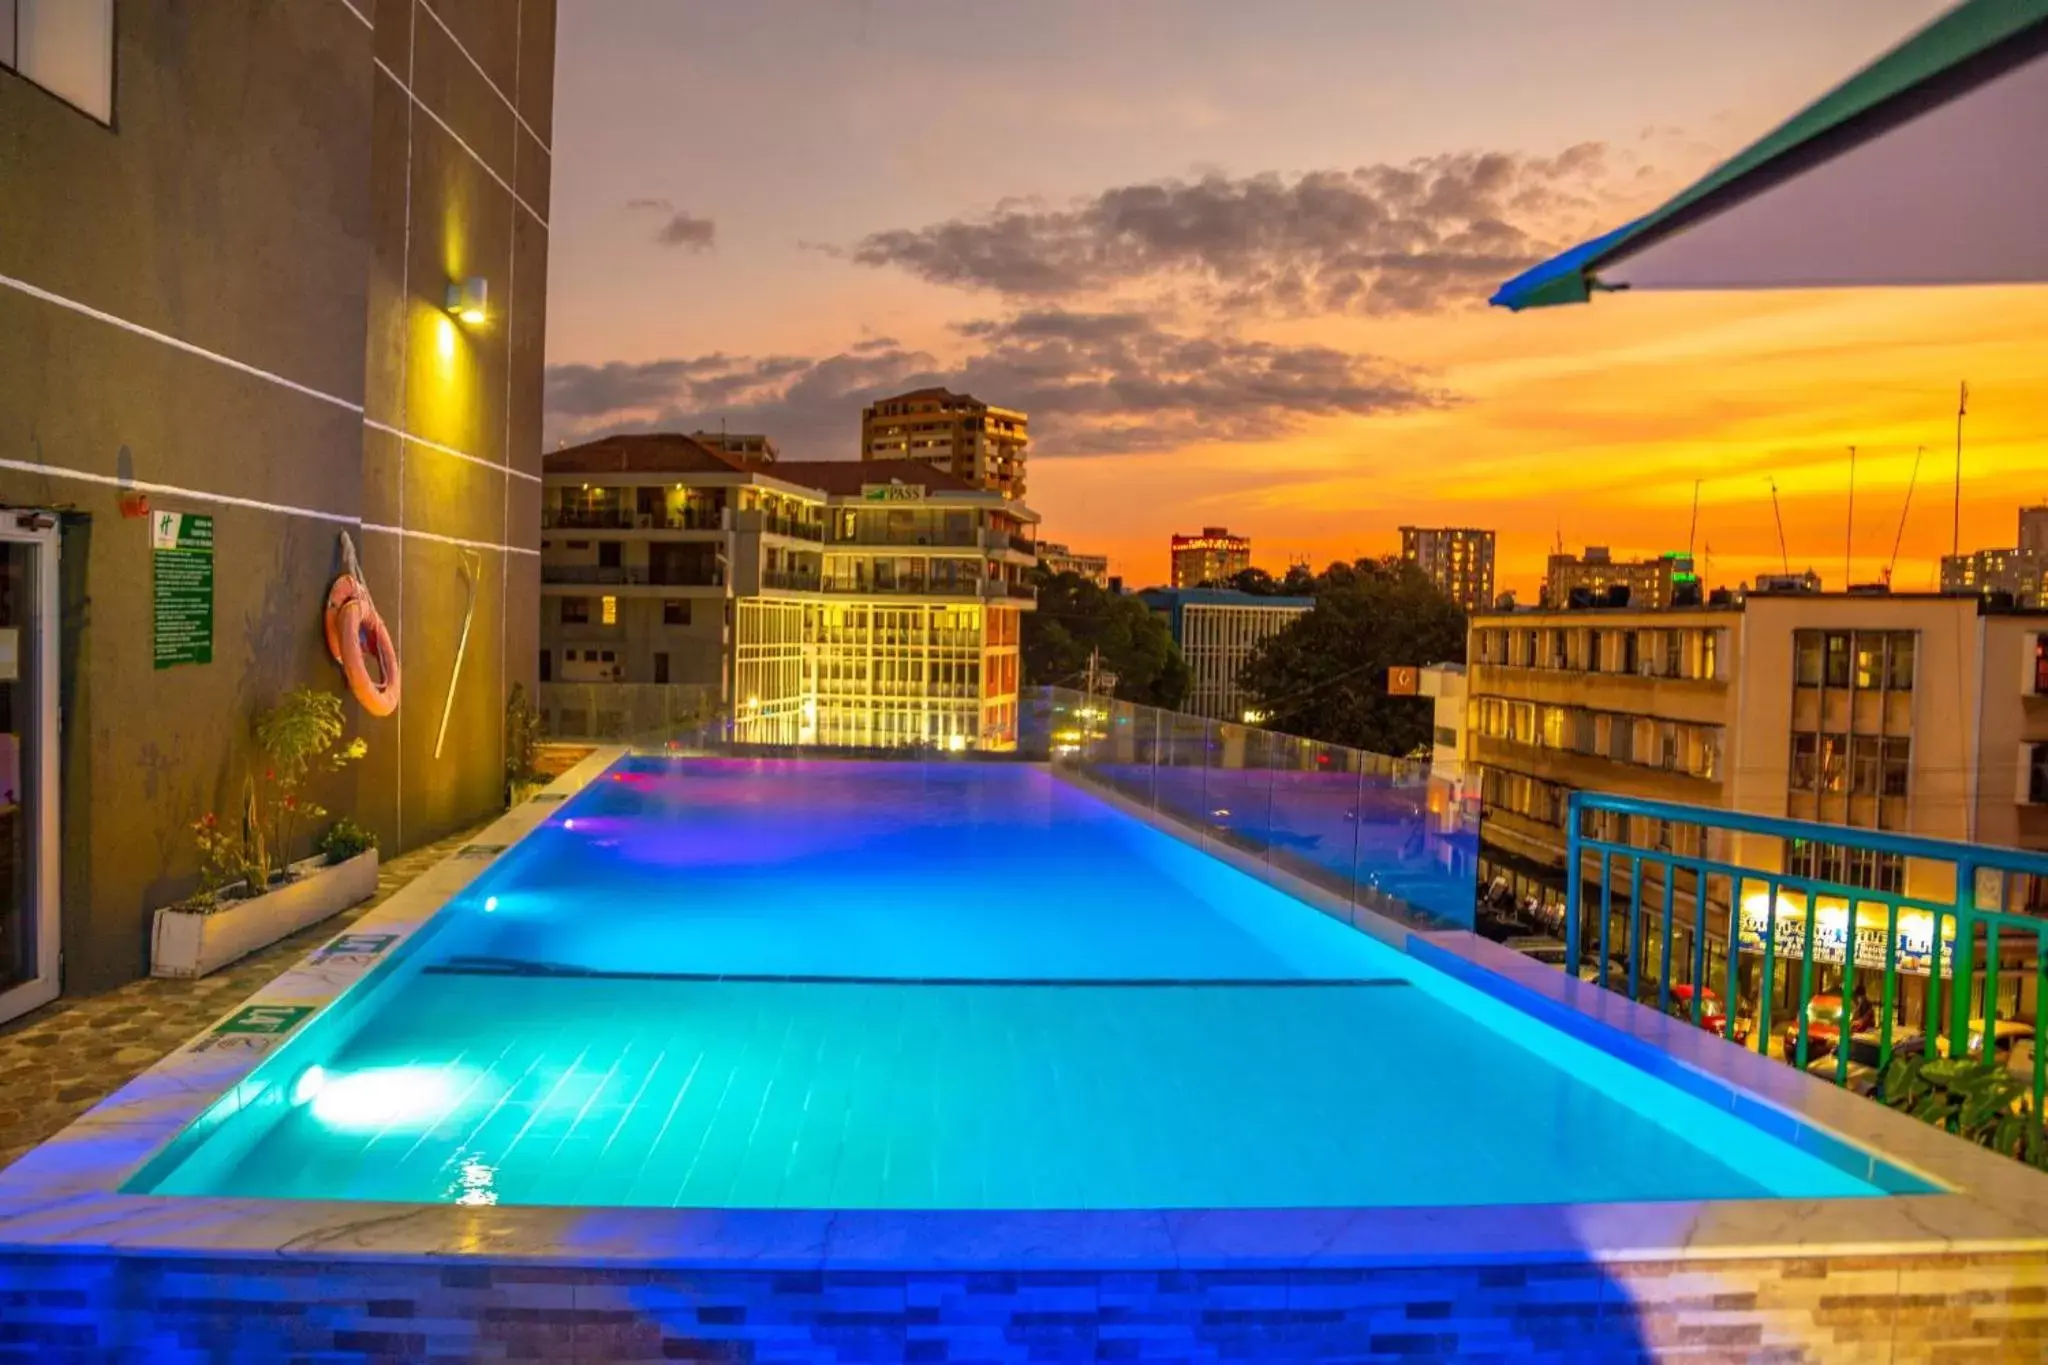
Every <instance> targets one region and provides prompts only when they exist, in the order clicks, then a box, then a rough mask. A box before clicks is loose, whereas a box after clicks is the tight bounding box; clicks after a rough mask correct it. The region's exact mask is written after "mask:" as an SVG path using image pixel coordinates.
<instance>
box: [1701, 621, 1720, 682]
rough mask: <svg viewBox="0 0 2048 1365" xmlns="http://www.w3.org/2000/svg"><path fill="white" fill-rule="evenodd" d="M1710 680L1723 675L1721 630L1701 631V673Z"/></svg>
mask: <svg viewBox="0 0 2048 1365" xmlns="http://www.w3.org/2000/svg"><path fill="white" fill-rule="evenodd" d="M1699 675H1700V676H1701V677H1702V678H1706V679H1708V680H1709V681H1711V680H1713V679H1715V678H1718V677H1720V676H1721V632H1720V631H1718V630H1703V631H1701V632H1700V674H1699Z"/></svg>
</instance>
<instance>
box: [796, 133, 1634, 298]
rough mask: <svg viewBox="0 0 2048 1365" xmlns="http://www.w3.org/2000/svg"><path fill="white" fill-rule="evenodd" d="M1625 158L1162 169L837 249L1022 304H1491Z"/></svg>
mask: <svg viewBox="0 0 2048 1365" xmlns="http://www.w3.org/2000/svg"><path fill="white" fill-rule="evenodd" d="M1620 160H1621V158H1617V157H1616V156H1614V155H1612V154H1610V152H1609V150H1608V148H1607V147H1606V146H1605V145H1604V144H1601V143H1596V142H1587V143H1581V144H1579V145H1577V146H1574V147H1571V148H1568V149H1567V150H1565V151H1563V152H1561V153H1559V154H1558V155H1556V156H1553V157H1530V156H1523V155H1518V154H1514V153H1507V152H1466V153H1455V154H1448V155H1441V156H1432V157H1424V158H1420V159H1418V160H1415V161H1411V162H1408V163H1406V164H1404V165H1376V166H1367V167H1361V168H1359V169H1357V170H1350V171H1344V170H1323V171H1313V172H1310V173H1308V174H1306V175H1301V176H1298V177H1294V178H1288V177H1284V176H1281V175H1278V174H1266V175H1256V176H1250V177H1245V178H1232V177H1230V176H1226V175H1220V174H1218V175H1207V176H1203V177H1202V178H1200V179H1197V180H1161V181H1155V182H1152V183H1149V184H1139V185H1125V186H1120V187H1117V188H1114V189H1108V190H1104V191H1102V192H1100V193H1098V194H1095V195H1091V196H1088V197H1085V198H1082V199H1078V200H1075V201H1072V202H1070V203H1068V204H1066V205H1063V206H1056V207H1055V206H1047V205H1044V204H1042V203H1037V202H1031V201H1015V200H1012V201H1005V202H1002V203H999V204H997V205H996V207H995V208H994V210H993V211H991V212H989V213H987V214H983V215H978V216H973V217H963V218H956V219H952V220H949V221H945V222H940V223H934V224H931V225H929V226H926V227H921V228H899V229H894V230H891V231H887V232H877V233H872V234H870V235H869V236H867V237H864V238H862V239H861V240H860V241H859V242H857V243H855V244H854V245H853V246H852V247H850V248H846V249H845V250H844V252H843V254H844V255H845V256H846V257H847V258H849V259H851V260H853V261H855V262H857V263H859V264H862V265H867V266H874V267H894V268H897V269H902V270H907V271H909V272H911V273H912V274H914V275H917V276H919V277H920V278H923V279H925V280H929V281H931V282H933V283H937V284H945V285H954V286H959V287H963V288H969V289H981V290H989V291H992V292H995V293H997V294H1001V295H1004V296H1005V297H1007V298H1009V299H1011V300H1013V301H1018V302H1024V303H1030V302H1035V301H1050V300H1070V299H1074V298H1077V297H1081V296H1084V295H1101V294H1103V293H1106V292H1114V291H1118V290H1122V289H1126V288H1131V287H1137V288H1139V289H1141V290H1142V289H1145V288H1147V287H1151V288H1153V289H1155V290H1158V291H1162V292H1167V293H1173V294H1185V295H1186V296H1187V297H1188V298H1189V299H1190V300H1191V301H1193V302H1196V303H1200V304H1204V305H1207V306H1210V307H1214V308H1218V309H1222V310H1225V311H1228V312H1245V313H1274V314H1282V315H1299V314H1307V313H1316V312H1337V313H1354V314H1388V313H1414V312H1424V311H1431V310H1435V309H1441V308H1445V307H1449V306H1452V305H1455V304H1459V303H1462V302H1474V301H1478V300H1481V299H1483V298H1484V297H1485V296H1486V294H1487V293H1488V292H1490V291H1491V289H1492V288H1493V286H1495V285H1497V284H1498V283H1499V282H1500V281H1501V280H1502V279H1504V278H1506V277H1507V276H1508V275H1511V274H1513V273H1514V272H1515V271H1516V270H1519V269H1521V268H1522V267H1524V266H1526V265H1528V264H1530V263H1531V262H1532V261H1534V260H1536V259H1538V258H1540V257H1541V256H1542V255H1544V254H1546V253H1547V252H1550V251H1552V250H1555V249H1557V248H1558V247H1559V246H1561V245H1564V244H1566V243H1568V242H1569V241H1570V240H1571V239H1572V238H1573V236H1574V234H1576V233H1578V232H1580V231H1581V230H1583V229H1585V228H1589V227H1591V226H1592V225H1594V224H1595V223H1597V222H1598V221H1599V219H1600V215H1601V212H1602V211H1603V210H1611V207H1612V205H1613V203H1614V198H1613V195H1614V193H1615V192H1616V191H1614V190H1612V189H1611V188H1610V187H1612V186H1614V185H1616V184H1617V183H1618V182H1620V181H1621V180H1622V178H1623V176H1622V169H1621V168H1620V167H1619V165H1618V164H1617V163H1618V162H1619V161H1620ZM835 254H839V253H835Z"/></svg>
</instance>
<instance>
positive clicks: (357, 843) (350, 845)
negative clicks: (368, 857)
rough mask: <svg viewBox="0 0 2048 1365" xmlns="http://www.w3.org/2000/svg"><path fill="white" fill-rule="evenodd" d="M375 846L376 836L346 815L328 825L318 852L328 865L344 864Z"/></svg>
mask: <svg viewBox="0 0 2048 1365" xmlns="http://www.w3.org/2000/svg"><path fill="white" fill-rule="evenodd" d="M376 846H377V836H376V835H375V834H373V833H371V832H370V831H369V830H366V829H364V828H363V827H362V826H361V825H359V824H357V823H356V822H355V821H353V820H351V819H349V818H348V817H347V816H346V815H344V816H342V817H341V818H340V819H339V820H336V821H335V822H334V823H333V824H331V825H329V826H328V827H327V833H326V834H325V835H324V836H322V837H321V840H320V851H321V852H322V853H324V854H326V855H327V861H328V862H330V863H345V862H347V861H348V860H349V859H351V858H354V857H356V856H358V855H360V854H364V853H368V852H369V851H370V850H371V849H373V848H375V847H376Z"/></svg>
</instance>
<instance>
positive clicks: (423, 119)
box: [0, 0, 555, 992]
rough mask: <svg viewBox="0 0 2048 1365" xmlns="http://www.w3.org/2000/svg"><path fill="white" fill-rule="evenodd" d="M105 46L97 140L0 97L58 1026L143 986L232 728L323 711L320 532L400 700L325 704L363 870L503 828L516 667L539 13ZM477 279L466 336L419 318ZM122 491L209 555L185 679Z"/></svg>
mask: <svg viewBox="0 0 2048 1365" xmlns="http://www.w3.org/2000/svg"><path fill="white" fill-rule="evenodd" d="M113 13H114V38H113V42H114V63H113V66H114V73H115V74H114V98H113V120H112V123H111V126H108V125H103V124H101V123H97V122H94V121H93V120H91V119H88V118H86V117H85V116H84V115H82V114H80V113H79V112H78V111H76V110H74V109H72V108H70V107H69V106H67V105H64V104H63V103H61V102H60V101H58V100H56V99H54V98H52V97H51V96H49V95H48V94H46V93H44V92H43V91H41V90H38V89H36V88H35V87H34V86H32V85H30V84H28V83H27V82H25V81H22V80H21V79H19V78H18V77H15V76H14V75H12V74H11V73H7V72H0V204H4V205H5V209H4V212H0V504H5V505H10V506H17V507H32V508H39V509H48V510H52V511H57V512H59V513H61V514H62V516H63V518H64V522H63V541H62V551H61V556H62V569H61V580H62V597H63V603H64V606H63V618H62V623H61V624H62V633H61V646H60V659H61V667H60V680H59V689H60V705H61V708H62V732H61V737H60V742H59V754H60V758H59V766H60V780H61V802H62V814H61V826H62V835H61V837H62V845H63V849H64V855H63V863H62V867H61V881H62V885H61V897H62V902H63V947H64V985H65V988H66V989H67V990H68V991H73V992H79V991H91V990H97V989H102V988H104V987H107V986H110V985H113V984H116V983H118V982H121V981H124V980H127V979H129V978H132V977H134V976H136V975H138V974H139V973H141V972H143V971H145V970H146V969H147V941H148V925H149V916H150V912H151V911H152V910H153V909H154V908H155V907H157V906H160V905H164V904H167V903H169V902H170V901H172V900H174V899H175V898H176V897H178V896H180V895H183V894H185V893H186V892H187V891H189V890H190V888H191V886H192V884H193V876H194V873H195V871H196V862H197V859H196V852H195V850H194V848H193V846H192V842H191V838H190V832H189V828H188V826H189V824H190V822H191V821H192V820H193V819H194V818H195V817H197V816H199V815H201V814H203V813H205V812H206V811H208V810H214V811H219V812H221V813H222V814H223V815H228V814H231V813H232V812H233V811H235V810H238V809H239V804H240V799H241V789H242V777H243V773H244V771H245V769H246V766H247V762H248V759H249V756H250V755H249V748H250V729H251V720H252V718H253V716H254V714H255V713H256V712H257V711H258V710H259V709H260V708H262V707H264V706H267V705H269V704H271V703H272V702H274V701H275V700H276V698H277V697H278V696H279V695H280V694H281V693H282V692H284V691H285V690H287V689H288V688H291V687H294V686H302V685H311V686H317V687H324V688H329V689H334V690H340V689H341V688H342V686H343V684H342V680H341V677H340V674H339V672H338V671H337V670H336V668H335V667H334V665H333V664H332V663H331V662H330V661H329V659H328V657H327V653H326V649H325V647H324V644H323V641H322V630H321V606H322V603H323V601H324V598H325V594H326V589H327V585H328V584H329V583H330V582H331V581H332V579H333V577H334V576H335V574H336V573H337V572H338V570H339V568H340V565H341V556H340V552H339V535H340V533H341V532H343V531H347V532H348V533H349V534H350V535H351V536H352V537H353V538H354V539H355V541H356V543H357V545H358V547H359V550H360V552H361V557H362V563H363V566H364V568H365V570H366V572H367V574H368V577H369V580H370V584H371V587H372V590H373V592H374V593H375V597H376V601H377V605H378V607H379V609H380V610H381V611H382V612H383V614H384V616H385V618H386V620H387V622H388V623H389V624H390V625H391V627H392V628H393V630H394V633H395V634H396V635H397V637H398V646H399V652H400V657H401V660H402V663H403V667H404V700H403V702H402V704H401V706H400V709H399V712H398V714H397V715H396V716H395V717H393V718H390V719H386V720H374V719H371V718H369V717H367V716H365V715H363V714H361V713H360V712H358V711H356V710H355V708H354V707H353V706H351V715H350V728H351V731H352V732H357V733H361V734H362V735H363V736H364V737H365V738H366V739H367V740H368V742H369V752H370V757H369V759H368V761H367V762H366V763H365V764H363V765H362V766H361V767H360V768H359V769H357V770H354V771H351V772H350V773H348V774H346V775H344V776H341V777H338V778H335V779H333V780H332V781H330V782H328V783H327V784H325V785H324V786H323V788H322V789H321V790H319V791H318V792H317V796H318V798H319V799H320V800H321V801H322V802H323V804H325V805H327V806H329V807H330V808H332V809H335V810H337V811H346V812H348V813H350V814H354V815H356V816H357V817H358V818H361V819H363V820H364V822H365V823H367V824H370V825H371V826H373V827H374V828H376V829H377V831H378V832H379V834H380V835H381V836H382V837H383V840H384V843H385V847H386V849H387V850H389V851H398V850H402V849H405V848H410V847H414V846H417V845H419V844H421V843H423V842H426V841H429V840H431V839H433V838H435V837H437V836H439V835H441V834H445V833H447V832H449V831H450V830H453V829H455V828H458V827H461V826H463V825H466V824H469V823H473V822H474V821H475V820H476V819H477V818H478V817H480V816H482V815H484V814H485V813H487V812H488V811H489V810H491V809H493V808H494V807H495V806H496V804H497V803H498V801H499V799H500V784H501V781H502V759H501V747H502V738H501V734H502V730H501V723H502V714H503V698H504V694H505V690H506V688H507V687H509V685H510V683H511V682H513V681H515V680H524V681H526V682H527V683H528V684H529V686H530V685H531V683H532V675H533V670H534V661H535V657H536V653H535V650H536V646H535V633H536V623H535V619H534V616H535V609H536V606H535V604H536V601H537V597H538V560H537V554H536V552H537V548H538V543H539V526H538V521H539V517H538V507H539V483H538V478H537V476H538V472H539V439H540V438H539V423H540V399H541V368H542V363H543V359H542V335H543V329H544V312H543V304H544V301H545V282H546V278H547V225H546V214H547V206H548V174H549V164H548V163H549V154H548V138H549V135H550V133H549V130H550V127H551V122H552V120H551V114H552V110H551V99H552V93H553V50H554V23H555V16H554V3H553V0H431V6H430V4H429V0H208V3H206V4H193V5H164V4H151V3H123V4H118V5H116V6H115V7H114V10H113ZM472 275H482V276H484V277H486V278H487V279H488V280H489V282H490V283H489V287H490V317H489V319H488V321H487V322H486V323H485V324H484V325H483V326H482V327H480V328H478V329H476V330H474V331H472V330H469V329H465V328H460V327H458V326H456V325H455V324H454V323H453V322H452V321H451V320H450V319H449V317H448V315H447V313H446V311H445V310H444V308H443V304H444V302H445V295H446V286H447V283H448V281H449V280H450V279H451V278H459V277H467V276H472ZM124 491H139V492H142V493H145V494H146V495H147V496H148V498H149V500H150V503H151V506H152V508H153V509H154V510H158V511H178V512H189V513H201V514H211V515H212V516H213V517H214V518H215V519H216V527H215V533H216V534H215V542H216V551H215V560H216V562H215V579H216V583H215V597H214V639H213V661H212V662H211V663H208V664H188V665H182V666H178V667H172V668H166V669H161V670H159V669H155V668H154V667H153V666H152V663H153V661H152V658H151V638H152V625H151V585H152V569H151V559H150V550H149V522H148V520H147V519H146V518H134V517H128V516H124V515H123V512H122V507H121V499H122V494H123V492H124ZM472 554H473V555H474V556H476V558H475V559H474V560H473V561H465V556H466V555H472ZM471 567H473V569H474V579H475V584H474V586H475V593H476V607H475V617H474V621H473V625H472V629H471V633H470V639H469V645H468V649H467V656H466V658H465V660H464V663H463V669H462V675H461V680H460V688H459V692H458V695H457V697H456V704H455V707H454V712H453V718H452V720H451V722H450V724H449V729H448V735H447V738H446V741H445V743H444V744H443V747H442V753H441V755H440V756H439V757H438V758H436V757H435V756H434V753H433V749H434V743H435V738H436V731H437V729H438V726H439V719H440V711H441V708H442V705H443V703H444V701H445V700H446V698H447V697H448V694H449V684H450V680H451V676H452V673H453V663H454V655H455V650H456V642H457V640H458V638H459V636H460V634H461V624H462V618H463V611H464V607H465V603H466V600H467V596H468V593H469V591H470V588H471V584H470V582H469V580H468V579H467V578H466V577H465V574H466V572H468V570H469V569H470V568H471Z"/></svg>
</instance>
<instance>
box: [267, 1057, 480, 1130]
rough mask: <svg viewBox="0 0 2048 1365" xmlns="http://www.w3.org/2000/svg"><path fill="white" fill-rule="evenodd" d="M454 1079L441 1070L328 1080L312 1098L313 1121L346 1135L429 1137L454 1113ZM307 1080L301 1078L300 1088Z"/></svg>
mask: <svg viewBox="0 0 2048 1365" xmlns="http://www.w3.org/2000/svg"><path fill="white" fill-rule="evenodd" d="M455 1080H456V1077H455V1075H454V1073H453V1072H452V1071H451V1070H450V1069H448V1068H446V1067H437V1066H380V1067H371V1068H369V1069H368V1070H364V1071H358V1072H355V1073H353V1074H351V1075H346V1076H325V1077H323V1079H322V1083H321V1084H320V1085H319V1086H317V1087H316V1088H315V1090H314V1093H313V1094H312V1096H311V1099H312V1114H313V1117H314V1118H315V1119H317V1120H319V1121H320V1122H321V1123H322V1124H325V1125H326V1126H327V1127H329V1128H332V1129H334V1130H336V1131H337V1132H344V1133H379V1132H387V1131H389V1130H391V1129H411V1130H415V1131H424V1130H426V1129H428V1128H431V1127H433V1126H434V1124H436V1123H437V1122H439V1121H440V1119H441V1117H442V1115H444V1114H446V1113H447V1112H448V1110H449V1109H450V1108H451V1107H453V1105H454V1103H455V1099H456V1096H457V1094H458V1093H459V1092H458V1089H457V1087H456V1084H455ZM304 1085H305V1080H304V1078H303V1077H301V1078H300V1087H299V1088H301V1089H303V1088H304Z"/></svg>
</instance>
